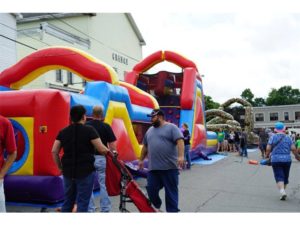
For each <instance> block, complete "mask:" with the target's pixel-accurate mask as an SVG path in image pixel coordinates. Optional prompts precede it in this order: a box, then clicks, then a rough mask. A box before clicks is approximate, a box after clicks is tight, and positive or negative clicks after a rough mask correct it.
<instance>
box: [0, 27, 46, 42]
mask: <svg viewBox="0 0 300 225" xmlns="http://www.w3.org/2000/svg"><path fill="white" fill-rule="evenodd" d="M0 24H1V25H2V26H5V27H7V28H9V29H11V30H13V31H16V32H18V30H16V29H14V28H13V27H11V26H8V25H6V24H4V23H1V22H0ZM23 34H24V35H25V36H27V37H29V38H31V39H33V40H36V41H39V42H41V43H43V44H45V45H47V46H51V45H50V44H48V43H46V42H43V41H41V40H40V39H36V38H34V37H32V36H30V35H29V34H26V33H23Z"/></svg>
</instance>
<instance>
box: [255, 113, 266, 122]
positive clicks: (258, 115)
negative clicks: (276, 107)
mask: <svg viewBox="0 0 300 225" xmlns="http://www.w3.org/2000/svg"><path fill="white" fill-rule="evenodd" d="M255 121H256V122H258V121H264V114H263V113H256V114H255Z"/></svg>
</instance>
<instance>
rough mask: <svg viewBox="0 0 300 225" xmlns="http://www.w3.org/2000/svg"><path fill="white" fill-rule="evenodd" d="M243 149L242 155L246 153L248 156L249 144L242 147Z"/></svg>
mask: <svg viewBox="0 0 300 225" xmlns="http://www.w3.org/2000/svg"><path fill="white" fill-rule="evenodd" d="M241 149H242V152H241V156H244V155H245V157H248V152H247V146H243V147H241Z"/></svg>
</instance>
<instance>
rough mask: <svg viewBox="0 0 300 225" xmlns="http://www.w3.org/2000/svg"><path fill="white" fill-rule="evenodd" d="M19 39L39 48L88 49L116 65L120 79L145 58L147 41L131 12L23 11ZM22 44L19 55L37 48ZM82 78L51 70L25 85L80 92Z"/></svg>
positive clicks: (69, 73)
mask: <svg viewBox="0 0 300 225" xmlns="http://www.w3.org/2000/svg"><path fill="white" fill-rule="evenodd" d="M22 15H23V18H22V19H18V20H17V28H18V37H17V40H18V41H20V42H22V43H24V44H27V45H28V46H30V47H33V48H35V49H41V48H45V47H49V46H69V47H75V48H78V49H81V50H83V51H86V52H88V53H89V54H91V55H93V56H94V57H96V58H98V59H100V60H101V61H103V62H105V63H107V64H108V65H110V66H111V67H113V68H114V70H115V71H116V73H117V74H118V76H119V79H120V80H124V73H125V71H130V70H131V69H132V68H133V66H134V65H135V64H136V63H137V62H139V61H140V60H141V59H142V46H143V45H145V41H144V39H143V37H142V35H141V33H140V31H139V29H138V27H137V25H136V23H135V21H134V19H133V17H132V16H131V14H130V13H55V14H52V13H22ZM30 47H25V46H24V45H18V46H17V49H18V59H22V58H23V57H25V56H26V55H28V54H30V53H32V52H34V51H35V50H34V49H32V48H30ZM84 85H85V84H84V81H83V80H82V78H80V77H78V76H76V75H75V74H72V73H71V72H68V71H63V70H58V71H50V72H48V73H46V74H45V75H43V76H41V77H39V78H37V79H36V80H35V81H33V82H31V83H29V84H28V85H26V86H24V87H23V88H25V89H33V88H43V87H48V88H57V89H63V90H68V91H74V92H78V91H80V90H82V89H83V87H84Z"/></svg>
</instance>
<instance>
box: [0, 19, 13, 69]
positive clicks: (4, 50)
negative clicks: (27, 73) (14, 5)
mask: <svg viewBox="0 0 300 225" xmlns="http://www.w3.org/2000/svg"><path fill="white" fill-rule="evenodd" d="M0 34H1V35H3V36H5V37H7V38H10V39H12V40H16V36H17V32H16V18H15V16H14V15H13V14H10V13H0ZM3 36H0V71H3V70H4V69H6V68H8V67H10V66H11V65H13V64H15V63H16V61H17V53H16V42H14V41H12V40H9V39H7V38H5V37H3Z"/></svg>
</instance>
